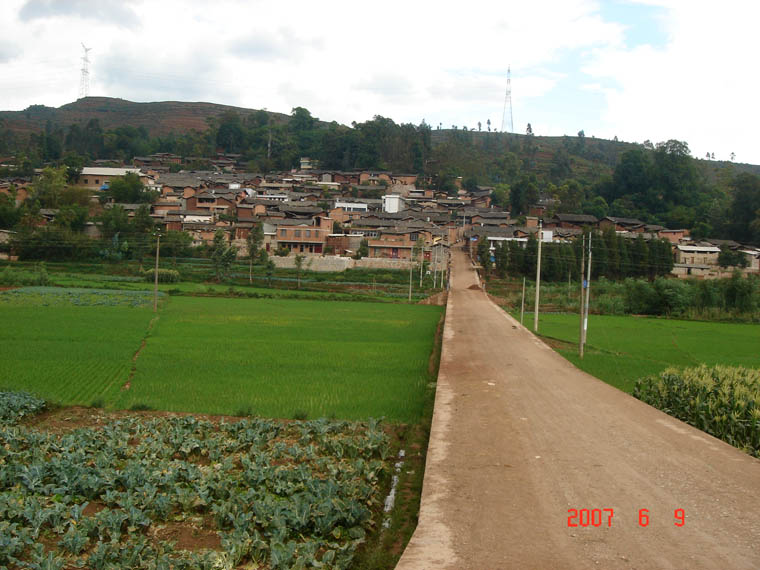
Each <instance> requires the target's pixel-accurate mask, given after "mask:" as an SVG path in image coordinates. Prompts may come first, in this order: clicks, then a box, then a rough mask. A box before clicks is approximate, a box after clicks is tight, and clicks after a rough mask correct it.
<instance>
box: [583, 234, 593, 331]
mask: <svg viewBox="0 0 760 570" xmlns="http://www.w3.org/2000/svg"><path fill="white" fill-rule="evenodd" d="M590 296H591V234H589V235H588V269H587V270H586V308H585V311H586V314H585V316H584V317H583V344H584V345H585V344H586V332H587V331H588V304H589V298H590Z"/></svg>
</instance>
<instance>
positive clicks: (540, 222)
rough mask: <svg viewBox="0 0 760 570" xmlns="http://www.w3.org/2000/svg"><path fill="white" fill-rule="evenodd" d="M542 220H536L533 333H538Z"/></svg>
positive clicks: (542, 236) (542, 235)
mask: <svg viewBox="0 0 760 570" xmlns="http://www.w3.org/2000/svg"><path fill="white" fill-rule="evenodd" d="M542 227H543V220H538V259H537V260H536V309H535V311H534V312H533V331H534V332H538V296H539V292H540V290H541V242H542V241H544V239H543V238H544V232H543V230H542V229H541V228H542Z"/></svg>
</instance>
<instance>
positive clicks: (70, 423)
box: [23, 406, 246, 433]
mask: <svg viewBox="0 0 760 570" xmlns="http://www.w3.org/2000/svg"><path fill="white" fill-rule="evenodd" d="M182 416H193V417H194V418H196V419H198V420H205V421H209V422H212V423H219V422H221V421H225V422H227V423H232V422H238V421H241V420H244V419H246V418H241V417H236V416H216V415H209V414H193V413H183V412H162V411H153V410H150V411H144V412H143V411H134V410H103V409H100V408H86V407H83V406H70V407H65V408H53V409H52V410H48V411H45V412H42V413H41V414H37V415H36V416H31V417H27V418H25V419H24V422H23V423H24V424H25V425H27V426H31V427H35V428H37V429H41V430H46V431H50V432H54V433H64V432H68V431H71V430H74V429H78V428H93V427H94V428H97V427H100V426H102V425H104V424H106V423H108V422H110V421H113V420H118V419H123V418H125V417H141V418H159V417H182Z"/></svg>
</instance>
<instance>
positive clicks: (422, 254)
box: [420, 245, 425, 289]
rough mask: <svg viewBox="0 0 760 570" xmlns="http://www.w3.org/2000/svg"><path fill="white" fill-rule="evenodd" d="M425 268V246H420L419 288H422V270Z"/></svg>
mask: <svg viewBox="0 0 760 570" xmlns="http://www.w3.org/2000/svg"><path fill="white" fill-rule="evenodd" d="M424 268H425V246H424V245H423V246H422V247H421V248H420V289H422V270H423V269H424Z"/></svg>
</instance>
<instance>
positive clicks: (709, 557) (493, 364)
mask: <svg viewBox="0 0 760 570" xmlns="http://www.w3.org/2000/svg"><path fill="white" fill-rule="evenodd" d="M453 267H454V269H453V282H452V289H451V293H450V295H449V301H448V309H447V316H446V325H445V329H444V340H443V352H442V358H441V368H440V374H439V378H438V389H437V393H436V402H435V413H434V416H433V426H432V433H431V438H430V447H429V450H428V459H427V467H426V471H425V482H424V488H423V494H422V508H421V512H420V522H419V525H418V527H417V530H416V531H415V534H414V536H413V537H412V540H411V541H410V543H409V546H408V547H407V549H406V551H405V552H404V555H403V556H402V558H401V561H400V562H399V565H398V567H397V568H399V569H402V570H408V569H428V568H430V569H442V568H456V569H463V568H473V569H479V570H490V569H497V568H519V569H529V568H530V569H532V568H535V569H554V568H562V569H575V568H578V569H581V568H583V569H587V568H626V569H634V568H635V569H690V570H691V569H710V570H715V569H719V568H720V569H725V568H741V569H747V570H749V569H757V568H760V461H758V460H756V459H753V458H751V457H749V456H748V455H746V454H744V453H742V452H740V451H738V450H736V449H734V448H733V447H731V446H729V445H727V444H725V443H722V442H720V441H718V440H716V439H714V438H712V437H710V436H708V435H706V434H704V433H703V432H701V431H699V430H696V429H694V428H692V427H690V426H688V425H686V424H684V423H682V422H680V421H678V420H675V419H673V418H671V417H669V416H667V415H666V414H664V413H662V412H659V411H657V410H655V409H654V408H651V407H650V406H648V405H646V404H643V403H641V402H639V401H638V400H636V399H635V398H633V397H631V396H628V395H627V394H625V393H623V392H620V391H619V390H617V389H615V388H612V387H610V386H608V385H607V384H605V383H603V382H602V381H600V380H597V379H595V378H593V377H591V376H589V375H587V374H585V373H584V372H581V371H580V370H578V369H576V368H575V367H573V366H572V365H571V364H570V363H568V362H567V361H566V360H564V359H563V358H562V357H561V356H559V355H558V354H556V353H554V352H553V351H552V350H551V349H549V348H548V347H547V346H546V345H544V344H543V343H542V342H540V341H539V340H538V339H536V337H534V336H533V335H532V334H531V333H530V332H528V331H527V330H526V329H523V328H522V327H520V325H519V323H517V322H516V321H514V320H513V319H512V318H511V317H509V316H508V315H507V314H506V313H504V312H503V311H501V310H500V309H499V308H498V307H496V305H494V304H493V303H492V302H491V301H489V300H488V298H487V297H486V295H485V293H484V292H483V291H480V290H477V289H472V288H471V286H472V285H473V284H475V283H476V282H477V277H476V275H475V273H474V272H473V271H472V269H471V268H470V266H469V263H468V262H467V260H466V258H465V256H464V254H463V253H461V251H460V250H459V248H457V249H456V251H455V252H454V253H453ZM572 508H575V509H614V515H613V518H612V526H611V527H609V526H608V524H607V520H608V512H603V513H602V514H603V519H602V520H603V524H602V525H601V526H599V527H594V526H591V525H589V526H587V527H576V528H569V527H568V509H572ZM640 509H648V510H649V513H648V517H649V524H648V526H646V527H644V526H640V525H639V510H640ZM676 509H684V511H685V514H686V522H685V525H684V526H682V527H679V526H676V524H675V523H676V522H677V519H676V518H675V516H674V511H675V510H676ZM596 521H598V517H597V519H596ZM584 522H585V519H584Z"/></svg>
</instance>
